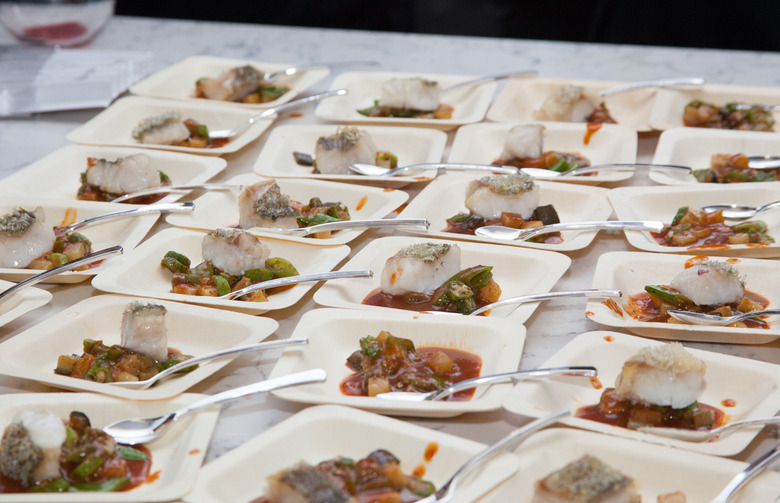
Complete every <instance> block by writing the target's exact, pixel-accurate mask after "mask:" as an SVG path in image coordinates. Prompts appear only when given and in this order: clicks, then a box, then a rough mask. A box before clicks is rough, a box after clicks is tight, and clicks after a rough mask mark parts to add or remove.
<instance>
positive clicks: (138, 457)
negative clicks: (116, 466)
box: [116, 445, 148, 461]
mask: <svg viewBox="0 0 780 503" xmlns="http://www.w3.org/2000/svg"><path fill="white" fill-rule="evenodd" d="M116 449H117V452H119V456H120V457H122V458H124V459H130V460H133V461H146V460H147V459H148V456H147V455H146V453H145V452H143V451H139V450H138V449H134V448H133V447H130V446H128V445H117V446H116Z"/></svg>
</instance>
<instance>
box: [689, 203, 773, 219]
mask: <svg viewBox="0 0 780 503" xmlns="http://www.w3.org/2000/svg"><path fill="white" fill-rule="evenodd" d="M774 208H780V201H775V202H774V203H768V204H765V205H763V206H744V205H741V204H708V205H706V206H702V207H701V210H702V211H706V212H708V213H710V212H713V211H718V210H722V211H723V218H726V219H728V220H745V219H747V218H751V217H754V216H756V215H758V214H759V213H761V212H762V211H767V210H771V209H774Z"/></svg>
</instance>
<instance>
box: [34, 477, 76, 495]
mask: <svg viewBox="0 0 780 503" xmlns="http://www.w3.org/2000/svg"><path fill="white" fill-rule="evenodd" d="M70 487H71V485H70V482H68V481H67V480H65V479H64V478H62V477H58V478H56V479H54V480H52V481H51V482H46V483H44V484H40V485H35V486H32V487H30V488H29V489H27V490H28V491H29V492H31V493H64V492H67V491H68V489H69V488H70Z"/></svg>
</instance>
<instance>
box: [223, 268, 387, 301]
mask: <svg viewBox="0 0 780 503" xmlns="http://www.w3.org/2000/svg"><path fill="white" fill-rule="evenodd" d="M373 275H374V272H373V271H372V270H371V269H356V270H354V271H331V272H318V273H314V274H301V275H298V276H288V277H286V278H276V279H272V280H269V281H261V282H260V283H255V284H254V285H249V286H248V287H246V288H242V289H241V290H236V291H235V292H230V293H229V294H227V295H223V296H221V297H219V298H221V299H232V298H235V297H240V296H242V295H246V294H248V293H252V292H255V291H257V290H265V289H267V288H276V287H280V286H287V285H296V284H298V283H306V282H309V281H327V280H329V279H340V278H370V277H372V276H373Z"/></svg>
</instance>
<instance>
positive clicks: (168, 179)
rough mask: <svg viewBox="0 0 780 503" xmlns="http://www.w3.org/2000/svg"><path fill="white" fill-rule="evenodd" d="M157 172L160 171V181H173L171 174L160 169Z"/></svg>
mask: <svg viewBox="0 0 780 503" xmlns="http://www.w3.org/2000/svg"><path fill="white" fill-rule="evenodd" d="M157 172H158V173H160V182H161V183H168V182H170V181H171V177H170V176H168V175H166V174H165V173H163V172H162V171H160V170H159V169H158V170H157Z"/></svg>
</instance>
